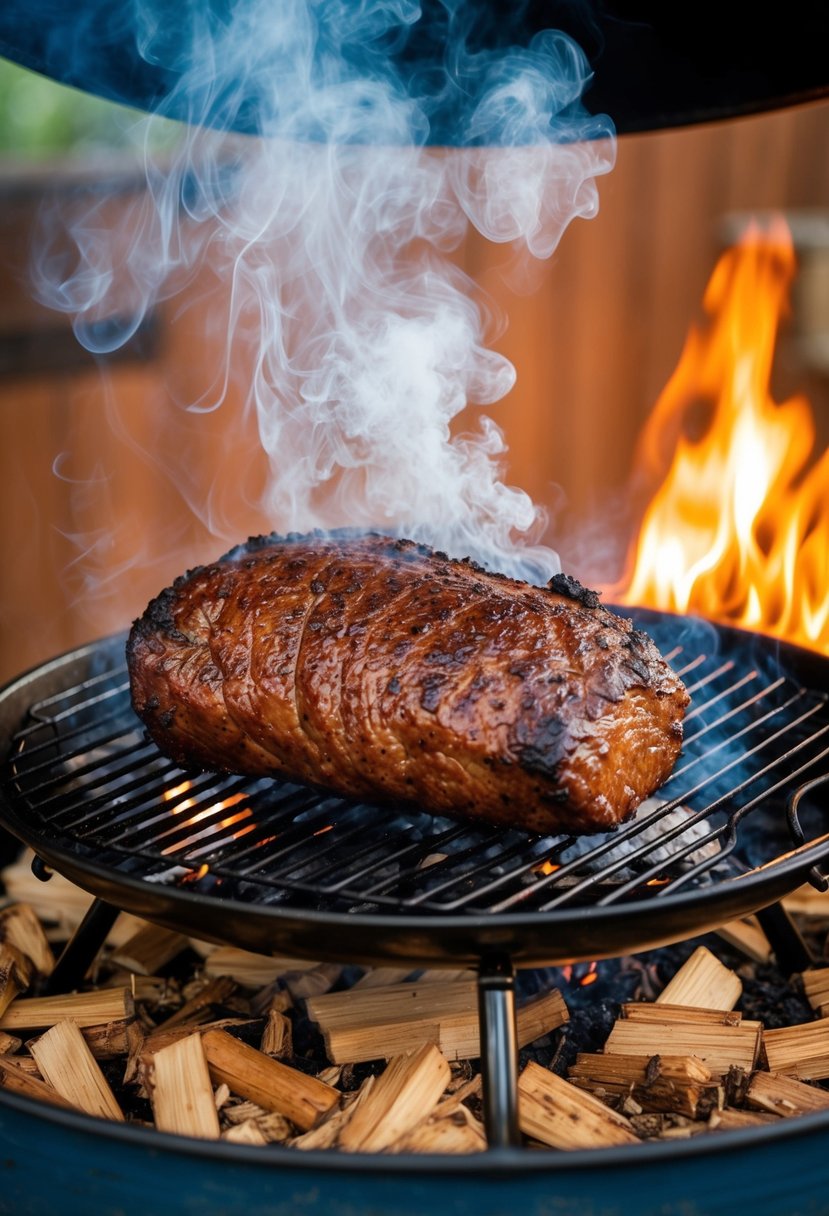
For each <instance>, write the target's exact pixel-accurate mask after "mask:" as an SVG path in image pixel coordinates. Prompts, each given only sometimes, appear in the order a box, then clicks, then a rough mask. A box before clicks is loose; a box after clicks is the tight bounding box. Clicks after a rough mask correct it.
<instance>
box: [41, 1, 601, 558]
mask: <svg viewBox="0 0 829 1216" xmlns="http://www.w3.org/2000/svg"><path fill="white" fill-rule="evenodd" d="M118 7H119V6H115V8H116V10H117V9H118ZM521 7H522V6H516V10H515V11H516V12H518V11H519V10H520V8H521ZM129 13H130V19H131V20H130V28H131V29H132V30H134V31H136V32H137V35H136V36H137V40H138V46H139V48H140V52H141V55H142V56H143V59H144V61H145V62H146V63H147V64H153V65H156V66H160V67H163V69H164V71H165V73H166V74H167V77H168V78H169V80H170V81H171V85H170V88H169V90H168V91H167V92H166V93H165V94H164V96H162V97H160V98H159V102H158V106H157V109H156V113H155V114H154V115H153V116H152V117H151V118H149V119H148V120H147V124H146V129H145V130H144V131H143V132H142V138H143V139H144V140H145V147H146V148H149V147H150V145H151V139H150V136H151V133H152V128H153V125H154V124H156V123H158V122H159V121H160V120H163V119H165V118H166V117H168V116H170V115H174V116H177V117H181V116H182V115H185V116H186V118H187V119H188V122H187V124H186V125H183V126H182V127H181V130H180V133H179V137H178V139H177V140H176V141H175V145H174V148H173V150H172V151H171V152H167V153H166V154H165V155H164V157H162V158H161V159H154V158H153V157H151V156H150V155H149V153H148V154H147V156H146V190H144V191H143V192H142V193H141V194H140V196H139V197H138V199H137V201H135V202H134V203H133V204H132V205H131V207H130V208H129V209H127V214H126V217H123V210H124V209H123V208H122V220H121V222H119V223H118V224H115V223H113V218H112V209H111V208H110V207H109V206H108V203H107V199H106V197H102V198H100V199H99V200H97V201H96V202H95V204H94V205H91V206H89V205H88V206H86V207H85V208H84V209H82V210H81V211H78V212H76V213H75V214H73V215H72V216H71V218H70V225H69V226H70V230H71V237H72V241H71V246H70V248H71V252H69V253H67V248H66V240H65V235H64V234H63V233H62V232H59V230H58V228H57V226H56V225H55V222H54V216H50V217H49V220H48V222H47V223H46V224H44V226H43V231H44V240H43V241H42V244H41V248H40V252H39V256H38V259H37V262H36V265H35V271H34V274H35V283H36V289H37V292H38V295H39V297H40V298H41V299H42V300H44V301H46V302H48V304H50V305H51V306H52V307H54V308H58V309H61V310H63V311H65V312H67V313H70V314H71V315H72V317H73V323H74V326H75V332H76V334H77V336H78V338H79V340H80V341H81V342H82V343H83V344H84V345H85V346H87V347H88V348H89V349H90V350H91V351H94V352H100V353H104V352H108V351H111V350H113V349H115V348H116V347H117V346H118V345H119V344H121V343H123V342H124V341H126V340H127V339H128V338H129V337H130V336H131V335H132V334H133V333H134V332H135V330H136V329H137V327H138V326H139V325H140V324H141V321H142V319H143V318H144V317H145V315H146V314H147V312H148V310H150V309H151V308H153V307H154V306H155V305H156V303H157V302H158V301H159V300H162V299H165V298H168V297H170V296H171V295H175V294H176V293H179V292H182V291H185V290H186V289H187V287H188V285H189V284H190V283H191V281H192V280H193V278H194V276H195V275H196V273H197V272H200V271H201V270H203V269H204V268H205V267H209V268H210V269H212V270H213V271H214V273H215V274H216V276H218V278H219V279H220V280H221V281H222V282H223V283H224V284H225V285H226V295H225V298H224V303H223V307H224V308H225V309H226V316H225V317H223V318H222V324H223V333H222V342H223V343H224V344H225V351H226V358H225V365H226V370H225V373H224V376H223V378H222V380H221V382H220V383H219V384H217V385H216V387H215V391H214V393H213V395H212V396H211V398H210V400H209V401H207V402H201V403H199V408H215V407H218V406H220V405H221V404H222V401H223V399H224V397H225V393H226V386H227V383H228V381H229V379H231V378H233V377H236V378H240V377H241V378H243V379H244V380H245V384H246V392H245V396H246V404H247V408H248V409H250V410H252V411H254V413H255V415H256V418H257V422H258V426H259V433H260V436H261V440H262V444H263V447H264V449H265V451H266V453H267V455H268V459H269V463H270V470H271V477H270V480H269V485H268V488H267V491H266V499H265V506H266V509H267V511H268V515H269V518H270V519H271V521H272V523H273V526H274V527H275V528H281V529H286V528H300V529H304V528H308V527H329V526H336V525H339V524H343V523H348V524H367V525H372V526H380V527H388V528H397V529H404V530H406V531H408V532H410V533H411V534H413V535H415V536H416V537H417V538H418V539H424V540H427V541H429V542H431V543H433V544H437V545H438V546H439V547H441V548H444V549H447V550H448V551H450V552H452V553H471V554H473V555H475V556H478V557H479V558H481V559H482V560H488V561H494V562H495V563H496V564H498V565H500V566H501V567H502V568H504V569H507V570H514V571H519V570H521V569H523V568H525V567H524V566H523V565H522V563H524V562H526V561H527V560H530V561H531V562H532V561H534V562H535V563H536V567H537V569H538V571H539V573H547V574H549V573H552V572H553V571H554V570H555V569H556V568H557V559H556V556H555V554H554V553H552V552H551V551H550V550H546V549H542V548H540V547H538V546H537V545H535V544H534V542H535V541H536V540H537V537H538V534H539V532H540V529H541V527H542V525H543V522H544V514H543V511H542V510H541V509H540V508H538V507H536V506H535V505H534V504H533V503H532V502H531V501H530V499H529V497H528V496H527V495H526V494H525V493H524V492H523V491H521V490H519V489H516V488H513V487H509V486H507V485H505V484H504V482H503V480H502V474H503V459H504V453H505V446H504V440H503V436H502V433H501V431H500V428H499V427H498V426H497V425H496V424H495V422H493V421H492V420H491V419H490V418H488V417H485V416H483V417H481V418H480V420H479V422H478V424H477V426H476V428H475V429H473V430H472V431H468V432H459V430H458V428H457V424H456V420H457V418H458V415H459V414H460V413H461V411H462V410H464V408H465V407H466V406H467V405H468V404H470V403H472V404H474V405H491V404H493V403H495V402H496V401H498V400H500V399H501V398H502V397H503V396H504V395H505V394H506V393H507V392H508V391H509V389H510V387H511V385H512V383H513V380H514V371H513V369H512V367H511V365H510V364H509V363H508V362H507V361H506V360H505V359H504V358H503V357H501V356H500V355H497V354H495V353H493V352H492V351H491V350H489V349H487V346H486V341H487V338H488V337H489V336H490V335H488V333H487V317H486V316H485V314H484V311H483V309H482V306H481V302H480V294H479V293H476V292H474V291H473V289H472V284H471V283H470V282H469V281H468V279H467V278H466V276H465V275H464V274H463V273H462V272H461V271H460V270H459V269H458V268H457V266H456V265H455V264H454V263H453V262H452V261H451V260H449V258H448V257H447V255H448V254H450V253H451V252H452V251H453V250H454V249H456V248H457V247H458V245H459V244H460V242H461V241H462V239H463V237H464V235H465V233H466V232H467V230H468V225H469V224H470V223H471V224H472V225H474V226H475V228H477V229H478V231H480V232H481V233H482V234H483V235H484V236H485V237H487V238H488V239H490V240H492V241H497V242H508V243H512V244H514V245H515V246H516V247H523V248H524V249H525V250H526V251H528V252H529V253H530V254H531V255H533V256H536V257H548V256H549V255H550V254H551V253H552V251H553V250H554V249H555V247H556V245H557V243H558V241H559V239H560V237H561V235H562V233H563V231H564V229H565V228H566V226H567V225H568V224H569V222H570V221H571V220H572V219H574V218H576V217H587V216H591V215H593V214H594V213H595V211H596V209H597V189H596V183H595V178H596V176H597V175H599V174H602V173H605V172H607V171H608V170H609V169H610V168H611V166H612V163H613V154H614V148H613V140H612V135H613V131H612V125H611V123H610V121H609V120H608V119H607V118H604V117H600V118H596V117H592V116H590V115H589V114H588V113H587V112H586V110H585V109H584V107H583V105H582V103H581V100H580V99H581V96H582V94H583V92H584V89H585V86H586V84H587V82H588V79H589V71H588V67H587V62H586V59H585V57H584V55H583V54H582V52H581V51H580V50H579V48H578V47H577V46H576V44H575V43H574V42H573V41H572V39H571V38H569V37H568V36H566V35H564V34H563V33H560V32H557V31H543V32H541V33H538V34H537V35H536V36H535V37H534V38H533V39H532V40H531V41H530V42H529V44H528V45H515V46H511V45H509V44H508V43H505V42H504V38H503V37H502V38H501V40H500V42H497V40H496V44H495V45H492V44H491V43H492V40H491V39H489V40H487V39H484V38H482V36H481V29H480V27H479V24H476V18H478V17H480V15H481V13H486V6H483V7H479V6H475V5H472V4H470V3H469V0H442V2H438V0H433V2H431V3H429V4H428V5H427V12H425V13H424V12H422V11H421V6H420V5H418V4H415V3H412V2H411V0H363V2H362V3H352V2H348V0H324V2H323V0H279V2H276V0H236V2H231V0H222V2H221V3H220V2H218V0H213V2H212V3H199V4H197V3H195V2H191V3H186V4H185V3H182V4H181V5H180V6H176V7H175V11H174V12H171V7H170V5H169V3H166V2H164V3H162V2H161V0H133V4H132V5H131V6H129ZM427 16H428V23H427ZM121 19H122V20H123V13H122V14H121ZM509 24H510V23H509V21H507V22H506V32H507V34H508V33H509ZM425 38H428V39H429V40H430V46H431V48H432V53H431V54H430V55H429V56H425V55H424V54H423V53H422V45H421V44H422V40H423V39H425ZM435 46H438V47H439V48H440V50H439V53H438V54H435V53H434V48H435ZM450 121H451V125H452V143H453V145H454V146H453V147H451V148H445V149H441V148H433V147H427V145H429V144H434V142H435V137H436V134H437V133H440V132H441V131H444V130H446V128H447V124H448V123H449V122H450ZM240 132H243V133H240Z"/></svg>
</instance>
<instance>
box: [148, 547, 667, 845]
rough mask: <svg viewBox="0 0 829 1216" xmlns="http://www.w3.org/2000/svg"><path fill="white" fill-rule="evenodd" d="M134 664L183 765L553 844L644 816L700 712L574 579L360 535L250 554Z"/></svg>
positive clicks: (151, 627)
mask: <svg viewBox="0 0 829 1216" xmlns="http://www.w3.org/2000/svg"><path fill="white" fill-rule="evenodd" d="M127 660H128V667H129V672H130V681H131V691H132V698H133V704H134V706H135V709H136V712H137V713H138V714H139V716H140V717H141V718H142V719H143V721H144V723H145V724H146V726H147V729H148V732H149V733H150V735H151V736H152V738H153V739H154V740H155V742H156V743H157V744H158V746H159V747H160V748H161V750H162V751H163V752H165V753H166V754H168V755H170V756H171V757H172V758H173V759H174V760H175V761H176V762H177V763H179V764H180V765H182V766H183V767H186V768H197V769H215V770H219V771H228V772H240V773H249V774H251V775H263V774H265V775H274V776H284V777H289V778H292V779H294V780H300V781H305V782H308V783H310V784H314V785H318V786H320V787H322V788H325V789H330V790H334V791H335V792H338V793H341V794H344V795H346V796H351V797H359V798H367V799H371V800H373V801H375V802H380V803H382V802H399V801H404V802H407V801H408V802H416V803H417V804H418V805H420V806H421V807H423V808H424V809H427V810H431V811H434V812H436V813H447V814H454V815H460V816H462V817H464V816H465V817H472V818H480V819H483V820H487V821H490V822H496V823H502V824H507V825H509V826H513V827H523V828H525V829H527V830H529V831H538V832H553V831H570V832H594V831H602V830H607V829H608V828H610V827H613V826H615V825H616V824H617V823H619V822H621V821H622V820H624V819H625V818H627V817H628V816H629V815H630V814H632V812H633V811H634V809H635V807H636V806H637V805H638V803H639V802H640V801H641V800H642V799H643V798H645V797H647V796H648V795H649V794H650V793H652V792H653V790H654V789H656V788H657V787H658V786H659V785H660V784H661V783H662V782H663V781H664V780H665V778H666V777H667V776H668V775H669V773H670V771H671V769H672V767H673V764H674V762H675V760H676V757H677V755H678V753H679V749H680V747H681V741H682V715H683V712H684V708H685V706H686V704H687V702H688V694H687V693H686V691H685V689H684V687H683V685H682V683H681V681H680V680H679V678H678V677H677V676H676V675H675V674H674V673H673V672H672V671H671V670H670V668H669V667H668V666H667V664H666V663H665V662H664V660H663V659H662V658H661V657H660V656H659V654H658V652H657V650H656V648H655V647H654V645H653V643H652V642H651V640H650V639H649V638H648V637H647V636H646V635H645V634H643V633H641V632H640V631H638V630H636V629H634V628H633V626H632V624H631V622H630V621H628V620H625V619H623V618H621V617H619V616H617V615H615V614H613V613H611V612H609V611H608V610H607V609H606V608H604V607H603V606H602V605H601V603H600V602H599V598H598V596H597V595H596V593H595V592H593V591H589V590H587V589H586V588H584V587H582V586H581V585H580V584H579V583H578V582H577V581H576V580H575V579H573V578H571V577H570V576H567V575H556V576H555V577H554V578H553V579H551V580H550V584H549V585H548V587H547V588H543V587H534V586H531V585H529V584H526V583H522V582H519V581H517V580H514V579H510V578H507V577H506V576H504V575H500V574H493V573H490V572H488V571H486V570H484V569H483V568H482V567H481V566H479V565H477V564H476V563H475V562H472V561H470V560H468V559H464V560H454V559H450V558H448V557H447V556H446V554H444V553H440V552H435V551H433V550H431V549H429V548H428V546H426V545H423V544H418V543H415V542H413V541H410V540H405V539H397V538H394V537H389V536H383V535H380V534H378V533H365V532H357V531H354V530H351V529H344V530H341V531H339V532H335V533H327V534H323V533H312V534H308V535H298V534H289V535H287V536H283V537H280V536H277V535H275V534H273V535H270V536H260V537H252V538H250V539H249V540H248V541H247V542H246V543H244V544H242V545H238V546H236V547H235V548H234V549H232V550H231V551H230V552H229V553H227V554H225V555H224V556H223V557H221V558H219V559H218V560H217V561H216V562H213V563H211V564H210V565H208V566H203V567H197V568H195V569H193V570H190V571H188V572H187V573H186V574H184V575H182V576H181V577H180V578H178V579H176V581H175V582H174V583H173V585H172V587H169V588H167V589H165V590H164V591H162V592H161V593H160V594H159V595H158V596H156V597H155V599H154V600H153V601H152V602H151V603H150V604H149V606H148V607H147V610H146V611H145V613H144V614H143V616H142V617H141V618H140V619H139V620H137V621H136V622H135V623H134V625H133V628H132V630H131V633H130V637H129V640H128V644H127Z"/></svg>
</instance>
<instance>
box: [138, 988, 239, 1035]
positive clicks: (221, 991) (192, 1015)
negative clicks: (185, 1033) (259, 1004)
mask: <svg viewBox="0 0 829 1216" xmlns="http://www.w3.org/2000/svg"><path fill="white" fill-rule="evenodd" d="M237 987H238V984H237V981H236V980H235V979H233V977H232V976H229V975H219V976H214V977H213V978H212V979H210V980H209V981H208V982H207V983H206V984H203V985H202V987H201V988H200V989H199V991H198V992H197V993H196V994H195V995H194V996H192V997H191V998H190V1000H188V1001H185V1003H184V1004H183V1005H182V1006H181V1008H180V1009H177V1010H176V1012H175V1013H173V1014H171V1015H170V1017H168V1018H165V1020H164V1021H163V1022H159V1024H158V1027H159V1029H161V1028H162V1027H164V1029H165V1030H172V1029H173V1028H174V1027H175V1026H192V1025H195V1024H197V1023H199V1022H211V1021H215V1012H214V1010H215V1009H216V1006H221V1005H224V1004H225V1003H226V1002H227V1001H228V1000H230V998H231V997H232V996H233V994H234V992H235V991H236V989H237Z"/></svg>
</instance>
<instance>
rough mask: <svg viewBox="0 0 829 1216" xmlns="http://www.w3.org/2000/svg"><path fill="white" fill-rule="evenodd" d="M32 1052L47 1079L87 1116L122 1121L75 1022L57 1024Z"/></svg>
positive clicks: (105, 1081) (110, 1091)
mask: <svg viewBox="0 0 829 1216" xmlns="http://www.w3.org/2000/svg"><path fill="white" fill-rule="evenodd" d="M29 1050H30V1051H31V1053H32V1056H33V1057H34V1059H35V1061H36V1063H37V1066H38V1068H39V1069H40V1071H41V1073H42V1074H43V1078H44V1080H46V1081H47V1082H48V1084H49V1085H51V1086H52V1088H53V1089H54V1090H56V1092H57V1093H59V1094H60V1095H61V1096H62V1097H64V1098H66V1100H67V1102H71V1103H72V1104H73V1106H77V1108H78V1109H79V1110H82V1111H85V1112H86V1113H87V1114H88V1115H96V1116H98V1117H99V1118H103V1119H114V1120H116V1121H118V1122H123V1119H124V1115H123V1113H122V1111H121V1108H120V1106H119V1105H118V1103H117V1101H116V1099H115V1095H114V1094H113V1092H112V1090H111V1089H110V1087H109V1083H108V1082H107V1080H106V1078H105V1077H104V1074H103V1073H102V1072H101V1070H100V1068H99V1067H98V1064H97V1062H96V1060H95V1058H94V1056H93V1055H92V1052H91V1051H90V1050H89V1047H88V1046H87V1044H86V1041H85V1039H84V1037H83V1035H82V1034H81V1032H80V1029H79V1028H78V1026H77V1025H76V1024H75V1023H74V1022H70V1021H63V1022H58V1023H57V1024H56V1025H54V1026H53V1027H52V1028H51V1029H50V1030H47V1031H46V1033H45V1034H43V1035H41V1036H40V1038H39V1039H35V1040H34V1042H32V1043H30V1044H29Z"/></svg>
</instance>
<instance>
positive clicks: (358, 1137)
mask: <svg viewBox="0 0 829 1216" xmlns="http://www.w3.org/2000/svg"><path fill="white" fill-rule="evenodd" d="M450 1076H451V1070H450V1068H449V1062H448V1060H446V1058H445V1057H444V1056H443V1055H441V1053H440V1051H439V1050H438V1049H437V1047H435V1046H434V1044H432V1043H426V1044H424V1045H423V1046H422V1047H420V1048H419V1049H418V1050H417V1051H414V1052H412V1054H411V1055H400V1056H396V1057H395V1058H394V1059H393V1060H390V1061H389V1063H388V1065H387V1066H386V1069H385V1071H384V1072H383V1073H382V1075H381V1076H380V1077H378V1079H377V1083H376V1085H375V1086H374V1088H373V1090H372V1092H371V1094H370V1095H369V1097H368V1098H367V1099H366V1101H365V1102H363V1103H362V1104H361V1105H360V1108H359V1109H358V1110H357V1111H355V1112H354V1115H353V1116H352V1118H351V1119H350V1120H349V1122H348V1123H347V1124H346V1125H345V1127H344V1128H343V1130H342V1132H341V1133H340V1139H339V1143H340V1145H341V1146H342V1148H344V1149H348V1150H350V1151H352V1152H380V1151H381V1150H382V1149H384V1148H388V1147H389V1145H391V1144H394V1143H395V1141H397V1140H399V1139H400V1138H401V1137H402V1136H403V1135H405V1134H406V1133H407V1132H408V1131H411V1129H412V1128H414V1127H415V1125H416V1124H417V1123H419V1122H420V1121H421V1119H423V1117H424V1115H428V1114H429V1113H430V1111H431V1110H432V1109H433V1108H434V1107H435V1106H436V1105H437V1103H438V1100H439V1099H440V1096H441V1094H442V1093H443V1091H444V1089H445V1088H446V1085H447V1083H448V1081H449V1078H450Z"/></svg>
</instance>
